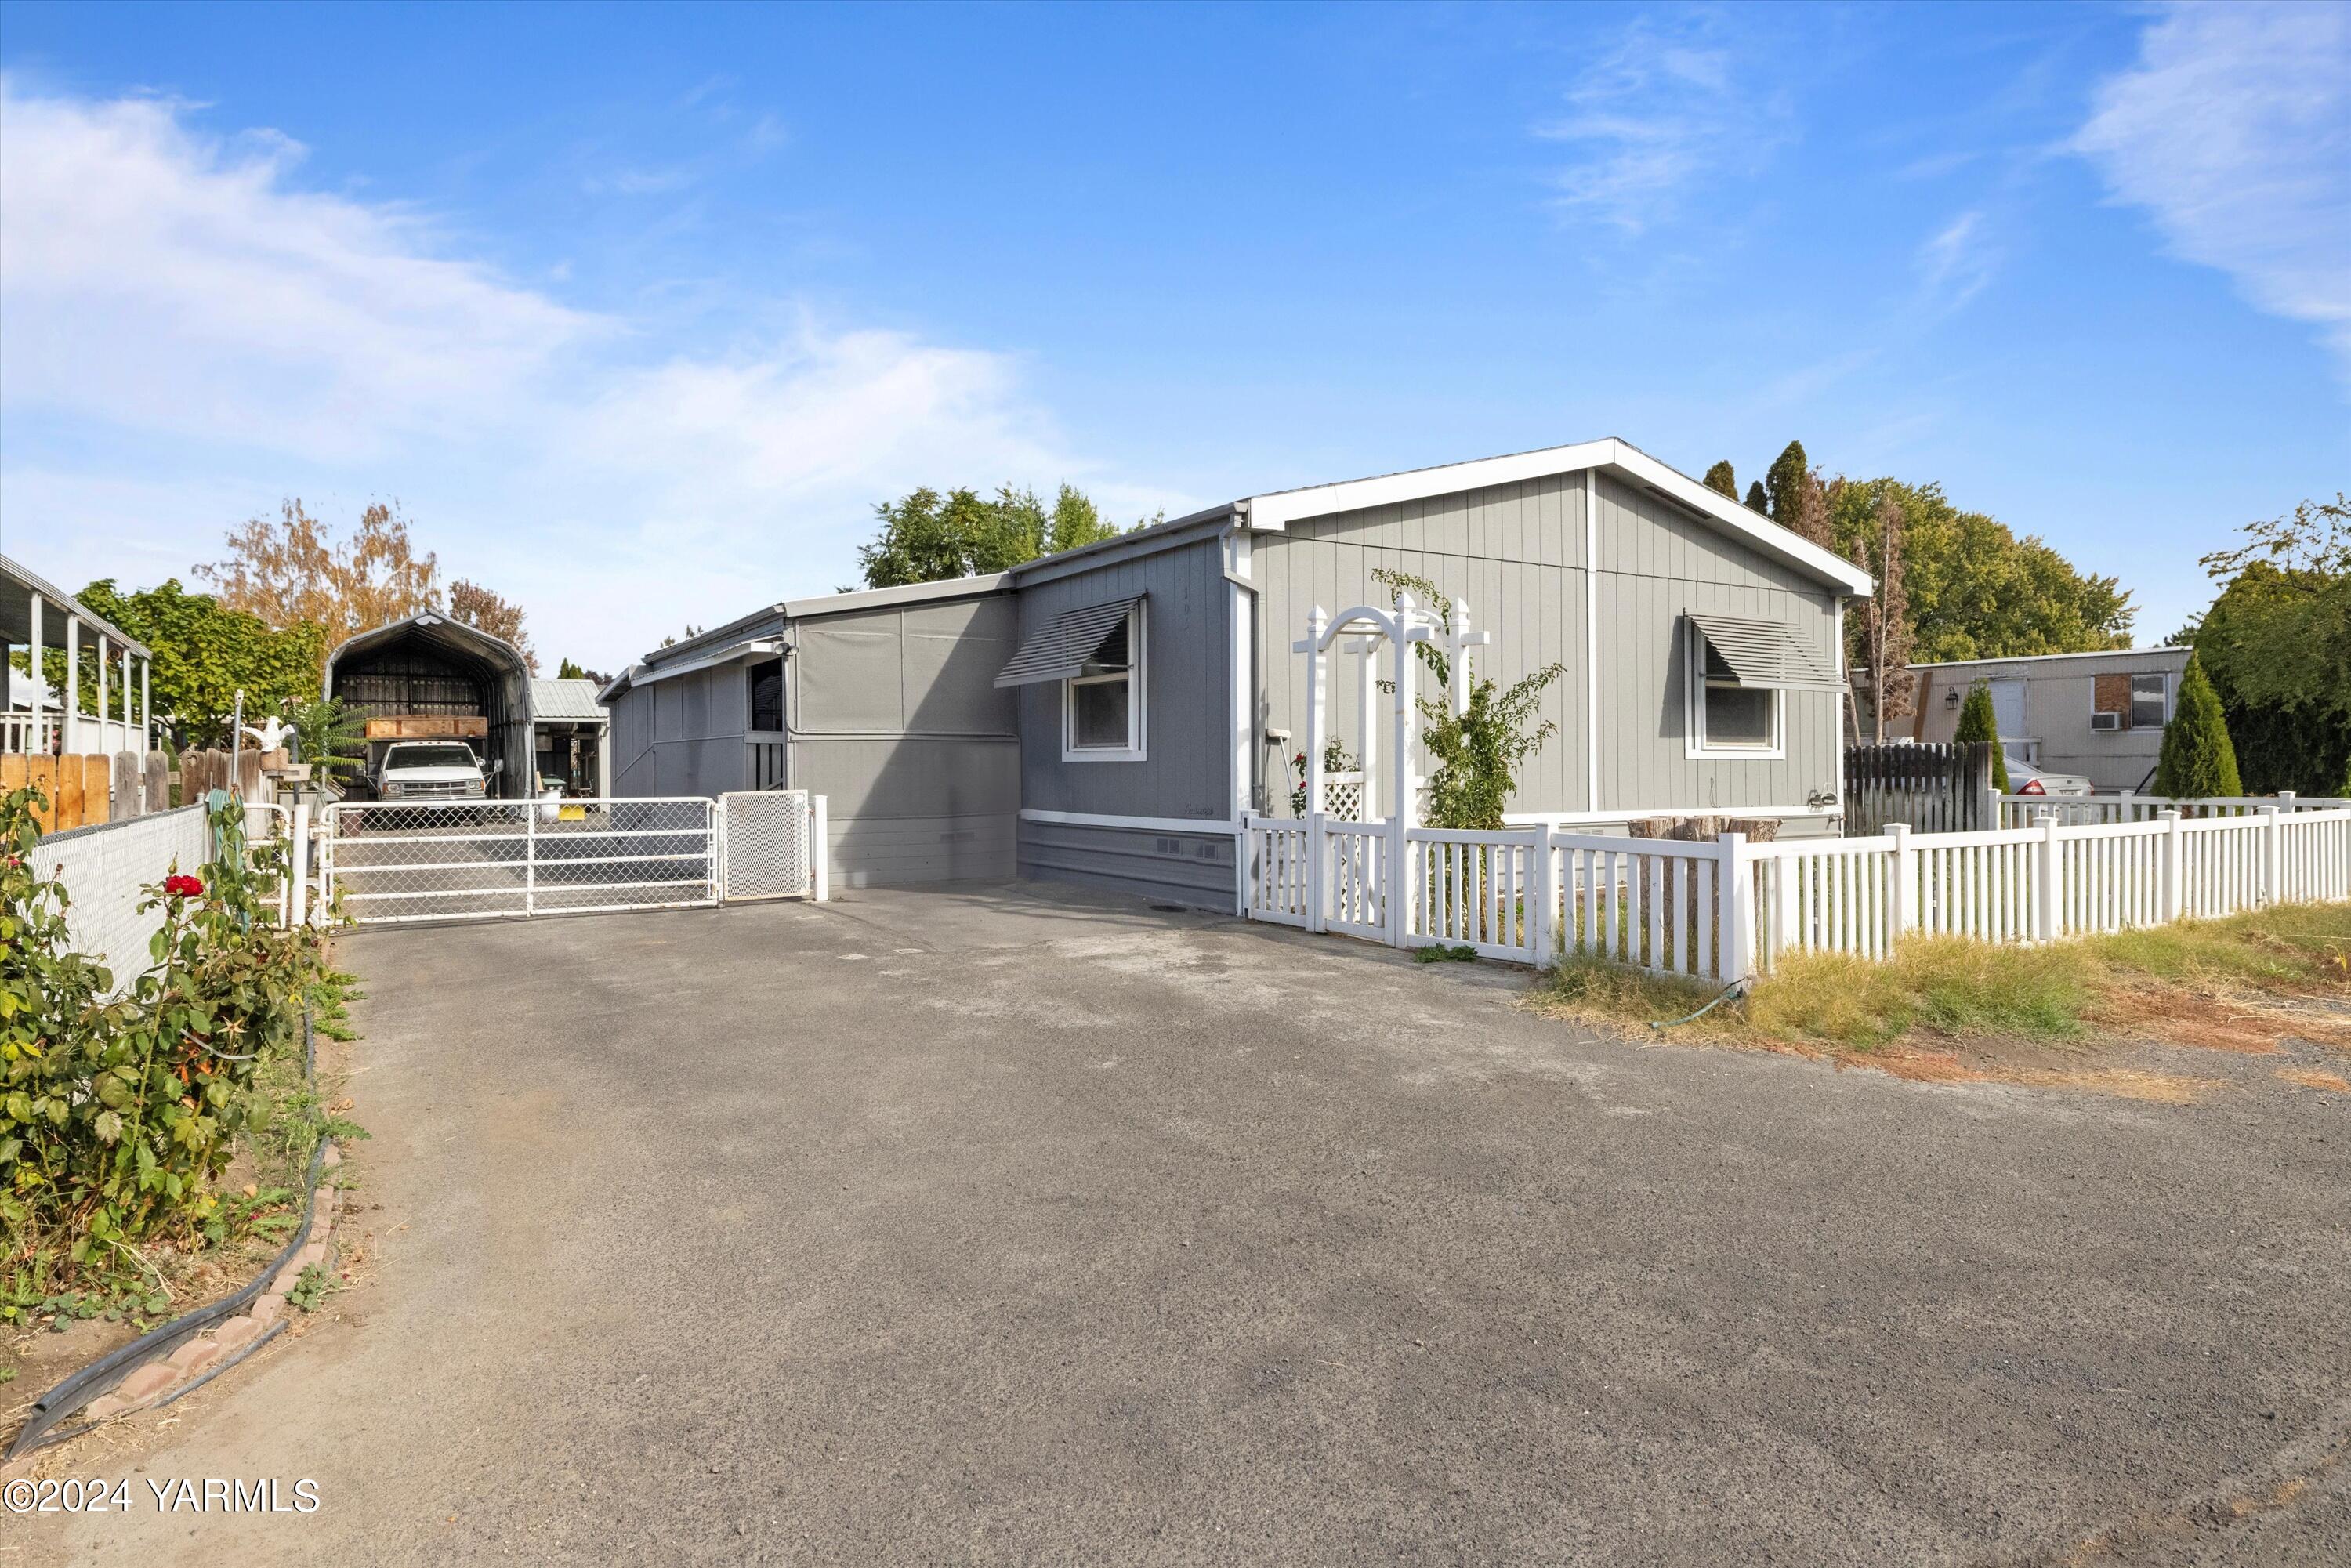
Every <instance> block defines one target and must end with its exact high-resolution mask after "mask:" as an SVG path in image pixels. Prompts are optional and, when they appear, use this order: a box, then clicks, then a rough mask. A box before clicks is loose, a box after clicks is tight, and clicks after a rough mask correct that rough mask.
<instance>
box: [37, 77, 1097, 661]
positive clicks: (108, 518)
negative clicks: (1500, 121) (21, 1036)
mask: <svg viewBox="0 0 2351 1568" xmlns="http://www.w3.org/2000/svg"><path fill="white" fill-rule="evenodd" d="M191 119H192V113H191V111H190V110H189V109H188V108H187V106H184V105H181V104H176V103H171V102H166V101H162V100H155V99H122V100H116V101H111V102H93V101H89V100H83V99H69V98H58V97H40V96H35V95H33V94H30V93H28V92H25V91H22V90H19V89H18V88H17V86H16V84H15V83H13V82H10V81H7V80H5V78H0V208H5V213H6V224H5V227H0V324H5V329H0V409H5V413H6V414H7V417H8V420H9V440H8V443H7V446H6V449H5V454H0V515H5V517H6V527H7V532H8V534H9V536H10V538H12V540H14V541H16V543H15V545H14V547H13V548H14V549H16V550H20V551H22V552H23V553H25V554H26V556H27V557H28V558H29V559H31V560H32V561H33V563H34V564H37V566H38V567H39V568H40V569H41V570H44V572H45V573H46V574H47V575H48V576H51V577H53V578H57V579H60V580H65V579H70V580H73V581H76V582H78V581H80V580H84V579H86V578H89V577H97V576H103V575H109V574H117V573H119V574H120V575H123V576H125V577H136V578H138V579H139V580H142V581H145V580H160V579H161V578H162V576H165V575H168V574H171V573H177V574H179V575H181V576H183V577H185V576H186V575H187V573H188V570H189V569H190V567H192V566H193V564H195V563H196V562H198V561H202V560H205V559H212V557H213V556H214V554H215V553H216V552H217V549H218V545H219V539H220V536H221V534H222V532H223V531H225V529H226V528H228V527H229V526H230V525H231V524H233V523H235V522H236V521H238V520H240V519H241V518H242V517H246V516H249V515H252V513H254V512H255V511H257V510H267V509H272V508H274V505H275V502H276V500H277V497H280V496H283V495H287V494H301V495H303V496H304V497H306V499H308V500H309V501H310V502H311V503H312V504H313V510H314V511H318V512H319V513H320V515H323V516H328V517H336V518H340V519H342V520H346V521H347V520H349V518H350V517H352V516H355V515H356V514H357V512H358V511H359V509H360V507H363V506H365V505H366V504H367V503H368V501H370V500H371V499H374V498H377V497H399V498H400V499H401V500H402V501H403V502H404V503H405V504H406V507H407V510H408V512H409V514H410V515H411V517H413V518H414V519H415V521H416V524H417V527H418V528H419V530H420V533H421V535H422V538H423V543H424V544H425V545H426V546H427V547H428V548H432V549H436V550H438V551H439V553H440V554H441V557H442V560H443V564H444V569H445V570H449V571H450V572H452V573H453V574H461V573H462V574H465V575H472V576H476V577H480V578H483V579H485V580H490V581H492V582H494V583H495V585H496V586H497V587H498V588H499V589H500V591H504V592H507V593H508V594H509V595H511V596H514V597H517V598H519V599H521V600H522V601H524V602H525V604H526V605H528V608H529V610H530V612H531V617H532V622H533V626H534V628H535V632H536V635H537V640H538V643H539V645H540V647H541V648H542V650H546V651H549V652H554V653H571V654H572V655H573V656H575V657H580V658H582V659H586V660H588V661H589V662H591V663H598V662H601V663H617V662H620V661H622V660H625V659H627V658H630V657H632V656H633V655H634V654H636V653H639V652H642V651H643V648H645V647H647V646H650V645H651V644H652V643H653V642H654V641H655V640H657V638H658V636H659V634H660V633H661V632H664V631H674V630H675V629H676V627H677V626H678V625H681V624H683V623H684V622H685V621H687V620H693V621H695V622H697V623H708V622H713V621H718V620H725V619H726V618H728V617H730V616H732V615H735V614H737V613H740V612H742V611H743V610H745V609H747V608H749V607H751V606H753V605H756V604H758V603H760V602H764V601H772V600H773V599H775V598H778V597H781V596H783V595H785V594H788V593H789V594H799V593H808V592H812V591H824V590H826V589H829V588H831V587H832V586H834V585H835V584H836V583H838V582H841V581H843V580H847V578H848V576H849V575H850V574H851V571H852V564H853V557H852V550H851V546H852V544H853V543H854V542H855V540H856V539H858V538H862V537H863V535H864V534H865V532H866V530H867V528H868V527H869V526H870V520H871V507H872V503H873V502H874V501H875V500H877V499H880V498H883V497H888V496H892V495H895V494H898V493H901V492H902V491H904V489H907V488H910V487H912V486H914V485H916V484H922V483H930V484H952V483H966V482H972V483H993V482H997V481H999V480H1006V479H1009V480H1012V481H1014V482H1018V483H1026V484H1035V485H1039V486H1046V485H1050V484H1051V483H1052V482H1054V481H1055V480H1057V479H1059V478H1061V477H1064V476H1067V477H1070V478H1071V479H1073V480H1077V481H1078V482H1081V483H1095V484H1099V485H1101V486H1102V490H1103V493H1104V494H1105V498H1108V497H1110V496H1115V495H1129V496H1132V495H1134V494H1135V493H1136V492H1134V491H1133V490H1131V489H1129V488H1128V487H1125V486H1119V485H1117V484H1116V483H1115V481H1114V479H1113V477H1112V476H1099V475H1093V474H1090V473H1089V472H1088V468H1087V465H1084V464H1082V463H1081V462H1078V461H1076V460H1074V459H1072V458H1071V455H1069V454H1068V453H1067V452H1066V450H1065V449H1064V448H1063V446H1062V444H1061V439H1060V436H1059V434H1058V433H1057V431H1056V429H1055V427H1054V424H1053V423H1052V421H1051V420H1050V417H1049V416H1048V415H1047V414H1046V413H1044V412H1043V410H1041V409H1040V407H1039V406H1038V405H1037V404H1036V402H1034V401H1033V400H1032V399H1031V398H1030V397H1029V396H1028V395H1027V394H1026V392H1024V390H1023V388H1022V385H1021V380H1020V377H1019V373H1018V372H1019V366H1018V362H1017V361H1016V360H1015V359H1013V358H1011V357H1009V356H1008V355H1005V354H1002V353H998V352H993V351H989V350H981V349H974V348H965V347H955V346H947V345H941V344H938V343H935V342H930V341H926V340H924V339H923V338H922V337H920V336H919V335H917V334H914V333H911V332H906V331H882V330H874V329H868V328H863V327H860V326H855V325H843V324H841V323H840V322H839V321H836V320H828V319H818V318H816V317H814V316H811V315H808V314H806V313H803V314H802V315H801V316H800V317H799V319H798V320H797V322H796V324H795V325H793V326H791V327H789V328H788V329H785V330H783V331H782V332H781V333H777V332H774V331H768V332H763V333H762V334H760V335H759V336H758V337H756V338H751V339H748V340H737V341H733V342H729V343H726V344H725V345H724V347H723V349H722V350H713V351H710V352H707V353H705V354H703V355H701V356H700V357H695V356H691V355H684V354H676V355H671V356H669V357H667V358H664V359H660V360H657V361H651V360H648V358H647V357H646V355H645V351H644V350H645V345H646V341H647V340H648V338H649V336H650V334H649V332H648V331H646V330H645V329H641V328H640V327H639V326H638V325H637V324H635V323H632V322H630V321H627V320H623V319H614V318H611V317H608V316H604V315H600V314H598V313H595V312H591V311H586V310H581V309H579V308H574V307H572V306H570V305H568V304H566V303H564V302H563V301H561V300H560V299H559V298H554V297H552V296H550V295H549V294H548V293H546V292H543V291H541V290H539V289H538V288H534V287H527V286H525V285H523V284H521V283H518V282H517V281H515V280H513V279H510V278H508V277H505V276H503V275H501V274H500V273H499V272H498V271H497V270H496V268H494V267H489V266H487V265H486V264H485V263H483V262H481V261H479V260H477V259H474V258H472V257H470V256H465V255H464V254H462V253H461V251H460V250H459V248H458V246H457V245H456V243H455V240H454V239H453V238H452V237H451V235H449V233H448V232H447V231H446V229H445V228H444V226H443V225H438V224H435V223H434V222H432V221H431V220H429V219H428V218H427V217H426V216H424V215H423V214H418V213H416V212H414V211H413V210H410V209H406V208H402V207H400V206H397V205H393V204H371V203H368V202H364V201H360V200H358V199H355V198H353V197H350V196H348V195H340V194H332V193H318V192H314V191H308V190H304V189H302V188H300V187H299V186H298V183H297V182H296V179H295V176H296V173H297V171H298V165H299V162H300V156H301V150H300V149H299V148H298V147H297V146H295V145H294V144H293V143H291V142H289V141H285V140H284V139H282V138H278V137H274V136H267V135H264V136H248V137H245V138H241V139H237V140H235V141H226V140H222V139H219V138H208V137H206V136H204V135H201V134H199V133H198V132H197V131H194V130H193V129H192V128H191V124H190V121H191ZM758 314H759V315H761V316H762V317H763V318H765V319H770V320H772V319H777V317H778V316H779V315H780V316H782V317H783V318H785V319H790V316H791V312H790V310H789V306H788V305H787V306H786V307H785V308H783V309H781V310H777V309H772V308H771V309H767V310H762V311H760V312H758Z"/></svg>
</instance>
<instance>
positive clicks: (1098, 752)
mask: <svg viewBox="0 0 2351 1568" xmlns="http://www.w3.org/2000/svg"><path fill="white" fill-rule="evenodd" d="M1126 647H1127V658H1126V674H1125V675H1124V676H1123V677H1121V676H1117V675H1092V676H1079V675H1072V676H1069V677H1066V678H1064V679H1063V680H1062V682H1061V760H1062V761H1064V762H1147V761H1149V760H1150V759H1151V752H1150V747H1149V745H1148V744H1147V743H1148V740H1149V734H1150V732H1149V731H1148V729H1147V728H1146V727H1145V726H1144V717H1145V716H1144V703H1143V696H1144V691H1145V690H1146V689H1147V685H1148V683H1146V682H1145V681H1144V659H1145V658H1147V657H1148V656H1149V651H1148V649H1147V648H1146V647H1145V645H1144V618H1143V606H1142V605H1141V604H1137V605H1136V606H1135V607H1134V609H1133V610H1130V611H1128V612H1127V622H1126ZM1122 678H1123V679H1124V680H1125V682H1126V683H1127V695H1126V744H1125V745H1124V746H1084V747H1081V746H1073V745H1071V738H1072V737H1074V736H1075V735H1076V734H1077V705H1076V703H1075V701H1074V694H1073V693H1072V691H1071V688H1072V687H1074V686H1079V685H1098V684H1102V683H1104V682H1108V681H1113V680H1119V679H1122Z"/></svg>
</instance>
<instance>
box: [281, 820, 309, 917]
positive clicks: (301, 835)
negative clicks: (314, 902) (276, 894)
mask: <svg viewBox="0 0 2351 1568" xmlns="http://www.w3.org/2000/svg"><path fill="white" fill-rule="evenodd" d="M292 815H293V819H294V820H293V823H292V825H291V828H290V830H289V831H287V835H286V924H287V925H288V926H292V927H298V926H300V925H301V924H302V922H303V920H304V919H305V918H306V917H307V916H308V915H309V913H310V910H309V901H310V900H309V894H310V802H309V801H308V800H304V799H303V798H302V797H301V796H300V795H296V796H295V797H294V810H293V813H292Z"/></svg>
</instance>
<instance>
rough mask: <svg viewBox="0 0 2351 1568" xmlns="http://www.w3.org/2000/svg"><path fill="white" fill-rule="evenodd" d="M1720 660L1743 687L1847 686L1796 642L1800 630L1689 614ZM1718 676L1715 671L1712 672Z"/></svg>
mask: <svg viewBox="0 0 2351 1568" xmlns="http://www.w3.org/2000/svg"><path fill="white" fill-rule="evenodd" d="M1686 613H1687V615H1688V616H1689V621H1690V624H1691V625H1693V626H1695V627H1697V628H1698V635H1699V636H1701V637H1703V638H1705V639H1706V645H1707V646H1708V648H1711V649H1712V650H1713V651H1714V654H1715V657H1717V658H1719V659H1720V660H1721V661H1722V662H1723V664H1725V665H1727V666H1729V670H1730V674H1731V679H1732V680H1733V681H1735V682H1736V683H1737V684H1738V685H1742V686H1768V687H1777V688H1779V689H1781V690H1784V691H1803V692H1841V691H1843V690H1844V682H1843V681H1841V680H1839V679H1838V678H1837V676H1836V674H1835V672H1834V671H1833V670H1829V669H1825V668H1823V666H1822V664H1821V661H1820V658H1819V656H1818V655H1817V654H1815V653H1813V651H1812V650H1811V649H1810V648H1807V647H1805V646H1804V645H1803V643H1800V642H1798V641H1797V640H1796V633H1795V630H1794V628H1792V627H1789V626H1784V625H1782V624H1781V623H1780V622H1777V621H1750V620H1747V619H1745V618H1743V617H1740V616H1737V615H1715V614H1702V613H1700V612H1698V611H1696V610H1692V611H1687V612H1686ZM1708 674H1709V676H1710V677H1712V678H1717V679H1719V677H1713V676H1712V672H1710V671H1709V672H1708Z"/></svg>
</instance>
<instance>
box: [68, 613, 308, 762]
mask: <svg viewBox="0 0 2351 1568" xmlns="http://www.w3.org/2000/svg"><path fill="white" fill-rule="evenodd" d="M81 601H82V603H83V604H85V605H87V606H88V607H89V610H90V611H91V612H93V613H94V614H98V615H101V616H104V617H105V618H106V619H107V620H109V621H111V622H114V623H115V624H116V625H117V626H120V627H121V628H122V630H123V631H125V632H129V633H130V634H131V636H133V637H136V638H138V639H139V640H140V641H141V643H146V644H147V646H148V648H149V649H150V650H151V651H152V653H154V663H153V665H152V671H151V674H150V687H149V689H150V691H151V692H152V695H153V699H154V703H155V711H156V712H157V713H158V714H159V715H161V716H162V717H163V720H164V722H165V723H166V724H167V725H169V726H170V727H171V728H172V730H173V731H174V732H175V735H176V737H177V739H178V741H179V743H180V744H181V745H183V746H223V745H225V744H227V741H228V721H229V715H230V713H231V712H232V711H234V709H235V703H236V694H237V692H238V691H239V690H240V689H241V690H243V692H244V693H245V711H246V716H248V717H254V716H258V715H261V714H266V713H272V712H276V711H277V709H279V708H280V707H282V706H284V705H286V704H287V703H289V702H304V701H308V699H309V698H311V697H314V696H316V695H319V677H320V675H321V674H322V673H323V671H324V667H325V664H326V657H327V643H326V632H325V631H324V630H323V629H322V628H321V627H320V626H319V624H318V623H317V622H309V621H303V622H296V623H295V624H293V625H291V626H287V627H284V628H272V627H270V626H268V625H267V624H266V623H265V622H263V621H262V620H261V618H260V617H259V616H256V615H251V614H247V613H246V612H243V611H238V610H229V609H225V608H224V607H223V606H222V604H221V602H220V601H218V600H216V599H214V598H213V597H212V596H211V595H210V594H206V593H190V592H188V591H186V590H185V589H183V588H182V587H181V586H180V582H179V580H178V579H177V578H173V579H171V580H167V581H165V582H164V583H163V584H162V586H160V587H157V588H150V589H144V590H141V591H139V592H136V593H124V592H122V591H120V590H119V589H117V588H116V587H115V585H114V580H112V579H111V578H106V579H101V580H99V581H97V582H93V583H91V584H90V585H89V587H88V588H85V589H83V590H82V591H81ZM51 657H52V658H53V659H55V660H56V661H57V668H56V673H55V674H53V675H52V677H51V679H52V680H53V681H54V682H62V679H63V676H64V670H65V666H64V663H63V660H64V655H62V654H59V653H54V652H53V653H52V654H51ZM94 673H95V672H94V669H86V670H85V671H84V674H83V677H82V690H83V691H84V693H85V694H88V693H89V692H90V691H91V689H92V688H91V676H92V674H94Z"/></svg>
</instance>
